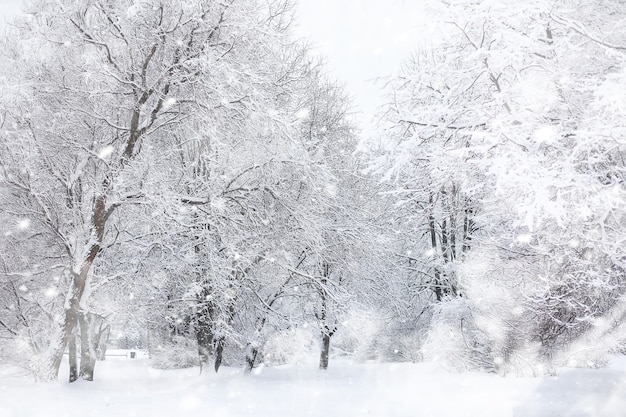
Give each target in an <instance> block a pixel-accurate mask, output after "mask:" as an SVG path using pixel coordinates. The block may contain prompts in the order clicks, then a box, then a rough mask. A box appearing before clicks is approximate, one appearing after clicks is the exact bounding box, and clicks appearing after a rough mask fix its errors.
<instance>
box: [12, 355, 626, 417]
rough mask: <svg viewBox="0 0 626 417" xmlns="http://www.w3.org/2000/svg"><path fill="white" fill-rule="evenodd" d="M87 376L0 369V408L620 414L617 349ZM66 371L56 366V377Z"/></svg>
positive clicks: (189, 414)
mask: <svg viewBox="0 0 626 417" xmlns="http://www.w3.org/2000/svg"><path fill="white" fill-rule="evenodd" d="M96 378H97V380H96V381H95V382H92V383H87V382H84V381H83V382H78V383H75V384H67V383H65V382H58V383H51V384H36V383H34V382H32V380H30V379H29V378H27V377H20V376H11V375H9V374H6V373H5V374H3V375H0V416H2V417H36V416H46V417H59V416H81V417H88V416H102V417H116V416H129V417H130V416H136V417H142V416H149V417H161V416H163V417H165V416H167V417H172V416H180V415H184V416H185V417H193V416H210V417H221V416H234V417H239V416H272V417H283V416H289V417H299V416H324V417H332V416H350V417H353V416H360V415H365V416H411V417H421V416H437V417H464V416H476V417H490V416H494V417H495V416H497V417H507V416H516V417H536V416H542V417H561V416H562V417H582V416H594V417H596V416H597V417H624V416H626V357H617V358H615V359H613V361H612V362H611V364H610V366H609V367H608V368H605V369H600V370H586V369H564V370H562V371H561V372H560V374H559V376H558V377H542V378H516V377H506V378H502V377H499V376H496V375H486V374H480V373H468V374H455V373H449V372H446V371H444V370H442V369H440V368H439V367H437V366H436V365H432V364H353V363H351V362H349V361H346V360H335V361H334V362H331V369H329V370H328V371H327V372H325V373H322V372H319V371H317V370H315V369H314V368H313V367H311V366H310V365H307V366H304V365H299V366H283V367H275V368H262V369H259V370H257V371H256V372H255V373H254V374H253V375H250V376H244V375H243V374H242V371H241V370H240V369H233V368H223V369H222V370H220V373H219V374H217V375H216V374H214V373H212V372H204V373H203V374H202V375H200V374H199V371H198V369H197V368H195V369H185V370H175V371H162V370H155V369H151V368H150V367H149V366H148V362H147V360H145V359H135V360H130V359H124V358H123V357H120V358H111V359H110V360H107V361H105V362H100V363H98V365H97V367H96ZM65 379H66V375H62V380H63V381H65Z"/></svg>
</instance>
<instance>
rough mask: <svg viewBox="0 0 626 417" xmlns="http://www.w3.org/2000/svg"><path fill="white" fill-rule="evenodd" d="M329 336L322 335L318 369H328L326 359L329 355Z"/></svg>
mask: <svg viewBox="0 0 626 417" xmlns="http://www.w3.org/2000/svg"><path fill="white" fill-rule="evenodd" d="M330 336H331V335H330V334H329V333H328V332H324V333H322V352H321V353H320V369H328V357H329V354H330Z"/></svg>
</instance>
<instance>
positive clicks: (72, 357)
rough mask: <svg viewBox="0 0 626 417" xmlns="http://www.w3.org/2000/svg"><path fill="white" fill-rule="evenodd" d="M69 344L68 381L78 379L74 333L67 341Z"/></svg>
mask: <svg viewBox="0 0 626 417" xmlns="http://www.w3.org/2000/svg"><path fill="white" fill-rule="evenodd" d="M68 345H69V355H68V356H69V365H70V382H74V381H76V380H77V379H78V358H77V357H76V335H74V334H73V335H72V336H71V337H70V340H69V341H68Z"/></svg>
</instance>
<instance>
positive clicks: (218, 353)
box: [214, 336, 226, 372]
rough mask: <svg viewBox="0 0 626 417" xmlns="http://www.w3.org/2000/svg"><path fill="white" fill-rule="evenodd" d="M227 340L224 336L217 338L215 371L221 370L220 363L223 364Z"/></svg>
mask: <svg viewBox="0 0 626 417" xmlns="http://www.w3.org/2000/svg"><path fill="white" fill-rule="evenodd" d="M225 342H226V338H225V337H224V336H220V337H219V338H218V339H217V343H216V347H215V365H214V368H215V372H217V371H219V369H220V365H221V364H222V357H223V355H224V343H225Z"/></svg>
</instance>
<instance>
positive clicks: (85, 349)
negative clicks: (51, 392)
mask: <svg viewBox="0 0 626 417" xmlns="http://www.w3.org/2000/svg"><path fill="white" fill-rule="evenodd" d="M79 321H80V371H79V376H80V377H81V378H82V379H84V380H85V381H93V373H94V368H95V366H96V355H95V352H94V349H93V345H92V337H91V332H90V324H91V323H90V320H89V319H88V318H87V316H86V314H81V315H80V316H79Z"/></svg>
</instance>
